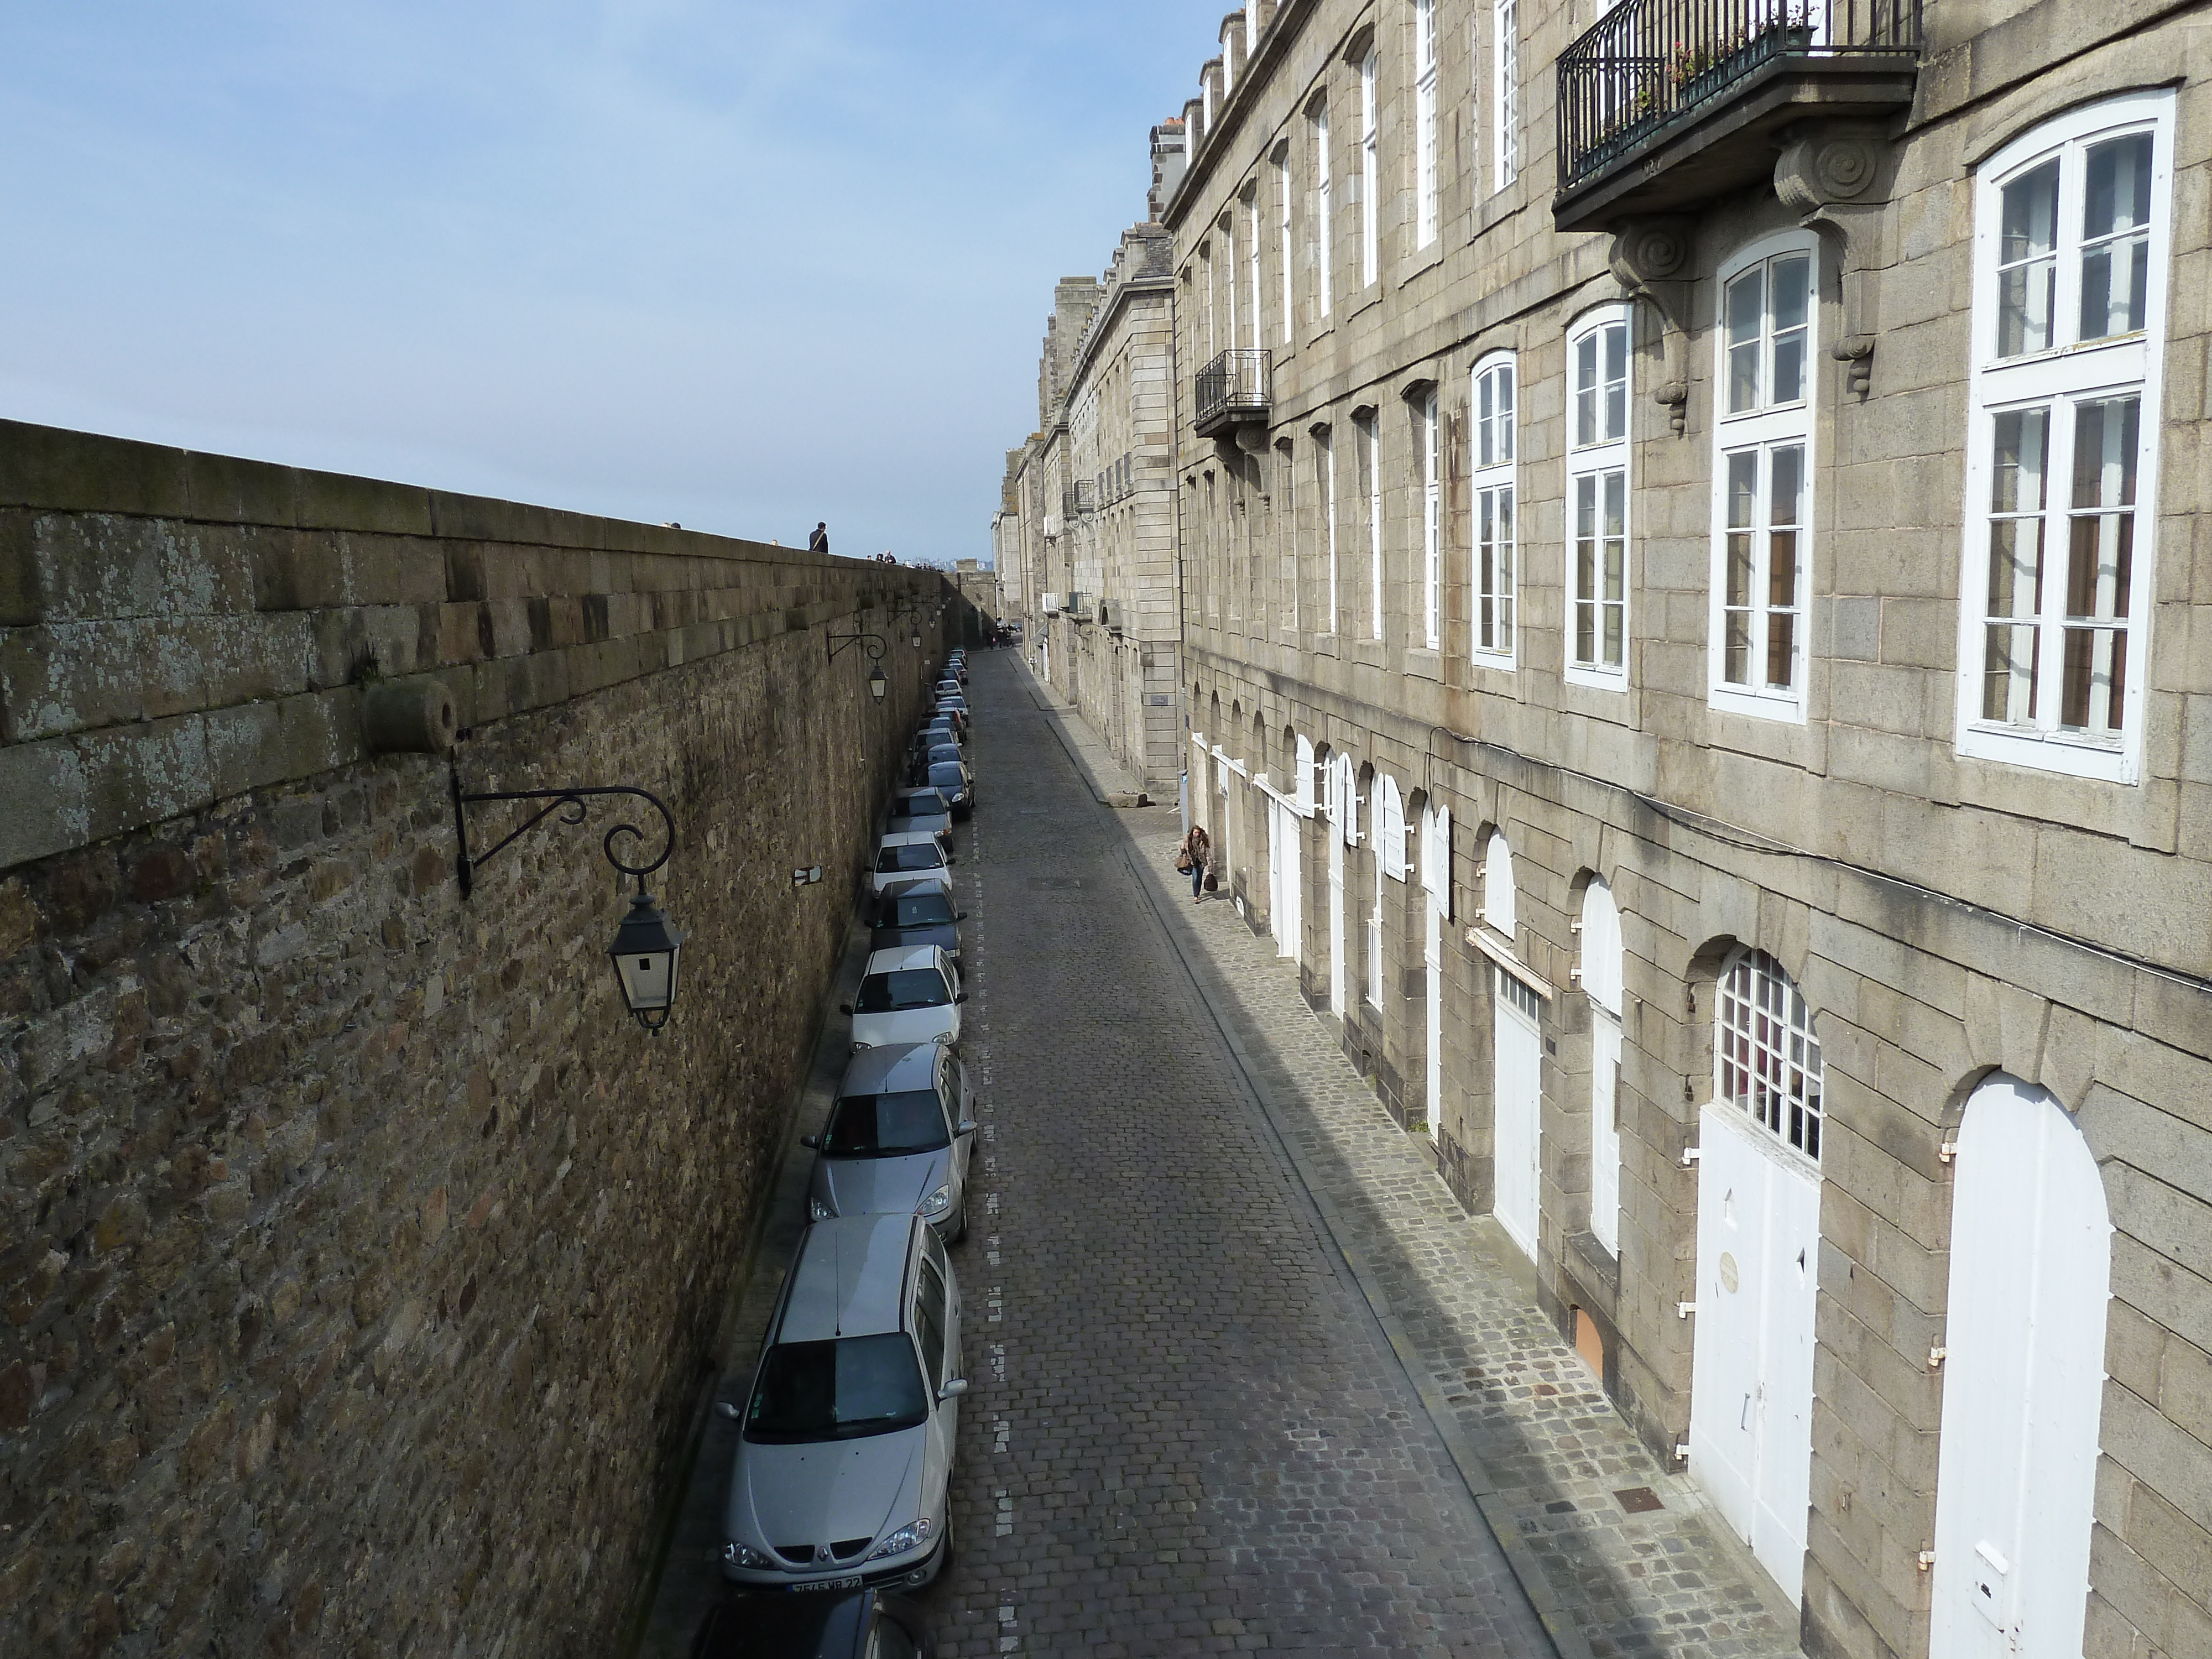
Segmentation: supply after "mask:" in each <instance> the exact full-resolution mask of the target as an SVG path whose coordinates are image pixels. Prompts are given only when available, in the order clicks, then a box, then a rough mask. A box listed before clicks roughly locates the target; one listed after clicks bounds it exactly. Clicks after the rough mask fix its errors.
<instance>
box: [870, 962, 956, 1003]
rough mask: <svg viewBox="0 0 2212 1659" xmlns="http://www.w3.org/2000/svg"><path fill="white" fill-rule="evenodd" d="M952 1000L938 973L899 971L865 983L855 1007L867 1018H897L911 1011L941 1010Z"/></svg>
mask: <svg viewBox="0 0 2212 1659" xmlns="http://www.w3.org/2000/svg"><path fill="white" fill-rule="evenodd" d="M951 1000H952V991H951V987H949V986H947V985H946V984H945V975H942V974H940V973H939V972H938V971H937V969H934V968H896V969H892V970H891V971H890V973H888V974H870V975H868V976H867V977H866V979H864V980H862V981H860V1000H859V1001H858V1002H857V1003H855V1004H854V1005H853V1006H854V1008H856V1009H857V1010H858V1011H859V1012H861V1013H864V1014H896V1013H898V1012H901V1011H902V1010H904V1009H908V1008H942V1007H943V1006H945V1004H946V1003H948V1002H950V1001H951Z"/></svg>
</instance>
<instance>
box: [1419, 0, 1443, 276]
mask: <svg viewBox="0 0 2212 1659" xmlns="http://www.w3.org/2000/svg"><path fill="white" fill-rule="evenodd" d="M1413 157H1414V160H1413V167H1414V192H1413V193H1414V200H1415V203H1416V207H1415V216H1416V217H1415V225H1414V236H1413V245H1414V246H1416V247H1426V246H1428V245H1429V244H1430V243H1431V242H1433V241H1435V240H1437V0H1413Z"/></svg>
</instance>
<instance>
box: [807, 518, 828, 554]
mask: <svg viewBox="0 0 2212 1659" xmlns="http://www.w3.org/2000/svg"><path fill="white" fill-rule="evenodd" d="M806 550H807V551H808V552H809V553H827V552H828V551H829V520H826V519H825V520H823V521H822V522H821V523H819V524H817V525H816V526H814V533H813V534H812V535H811V536H809V537H808V538H806Z"/></svg>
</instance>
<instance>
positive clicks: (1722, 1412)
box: [1690, 1103, 1820, 1601]
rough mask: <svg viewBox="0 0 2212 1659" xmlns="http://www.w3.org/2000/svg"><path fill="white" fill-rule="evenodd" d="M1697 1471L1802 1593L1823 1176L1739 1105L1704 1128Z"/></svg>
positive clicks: (1693, 1379)
mask: <svg viewBox="0 0 2212 1659" xmlns="http://www.w3.org/2000/svg"><path fill="white" fill-rule="evenodd" d="M1698 1146H1699V1152H1698V1275H1697V1314H1696V1317H1697V1322H1698V1324H1697V1334H1696V1340H1695V1341H1694V1343H1693V1344H1692V1349H1691V1357H1690V1473H1691V1474H1692V1475H1693V1476H1695V1477H1696V1479H1697V1481H1698V1484H1699V1485H1700V1486H1703V1487H1704V1488H1705V1492H1706V1495H1707V1496H1708V1497H1710V1498H1711V1499H1712V1500H1713V1505H1714V1507H1715V1508H1716V1509H1717V1510H1719V1511H1720V1512H1721V1515H1722V1516H1723V1518H1725V1519H1726V1520H1727V1522H1728V1523H1729V1525H1730V1526H1731V1527H1733V1528H1735V1532H1736V1536H1738V1537H1739V1538H1741V1539H1742V1540H1743V1541H1745V1542H1746V1543H1747V1544H1748V1545H1750V1546H1751V1553H1753V1555H1755V1556H1757V1557H1758V1558H1759V1563H1760V1565H1763V1566H1764V1567H1765V1569H1766V1570H1767V1571H1768V1572H1770V1573H1771V1574H1772V1575H1773V1577H1774V1582H1775V1583H1777V1584H1778V1585H1780V1586H1781V1588H1782V1591H1783V1593H1784V1595H1787V1596H1789V1597H1790V1600H1791V1601H1796V1599H1797V1598H1798V1596H1799V1595H1800V1593H1801V1592H1802V1589H1803V1587H1804V1573H1805V1514H1806V1510H1807V1507H1808V1504H1810V1502H1811V1496H1812V1487H1811V1483H1812V1470H1813V1313H1814V1303H1815V1298H1816V1295H1817V1292H1818V1289H1819V1284H1820V1175H1819V1173H1818V1172H1817V1171H1815V1170H1811V1169H1809V1168H1807V1167H1805V1165H1804V1164H1803V1161H1802V1159H1801V1158H1798V1157H1797V1155H1796V1153H1794V1152H1791V1151H1790V1149H1789V1148H1788V1147H1786V1146H1784V1145H1783V1144H1782V1142H1781V1141H1780V1140H1779V1139H1778V1138H1777V1137H1775V1136H1774V1135H1772V1134H1771V1133H1768V1132H1767V1131H1766V1130H1765V1128H1764V1127H1762V1126H1761V1125H1759V1123H1757V1122H1754V1121H1753V1120H1752V1119H1751V1118H1750V1117H1748V1116H1747V1115H1746V1114H1744V1113H1743V1112H1742V1111H1741V1110H1740V1109H1736V1108H1735V1107H1733V1106H1731V1105H1729V1104H1726V1103H1723V1104H1720V1105H1716V1106H1708V1107H1706V1108H1705V1111H1704V1113H1703V1114H1702V1115H1701V1116H1700V1118H1699V1135H1698Z"/></svg>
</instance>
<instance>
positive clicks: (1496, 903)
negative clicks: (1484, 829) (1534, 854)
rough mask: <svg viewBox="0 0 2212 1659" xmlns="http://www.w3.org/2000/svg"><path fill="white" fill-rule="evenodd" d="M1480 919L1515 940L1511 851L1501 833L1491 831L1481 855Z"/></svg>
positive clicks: (1499, 831)
mask: <svg viewBox="0 0 2212 1659" xmlns="http://www.w3.org/2000/svg"><path fill="white" fill-rule="evenodd" d="M1482 919H1483V920H1484V921H1486V922H1488V923H1489V924H1490V925H1491V926H1492V927H1495V928H1496V929H1497V930H1498V932H1499V933H1503V934H1504V935H1505V937H1506V938H1507V939H1513V938H1514V937H1516V934H1515V931H1514V917H1513V849H1512V848H1510V847H1508V846H1507V845H1506V844H1505V832H1504V830H1502V829H1493V830H1492V831H1491V832H1490V842H1489V844H1488V845H1487V846H1486V848H1484V849H1483V855H1482Z"/></svg>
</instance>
